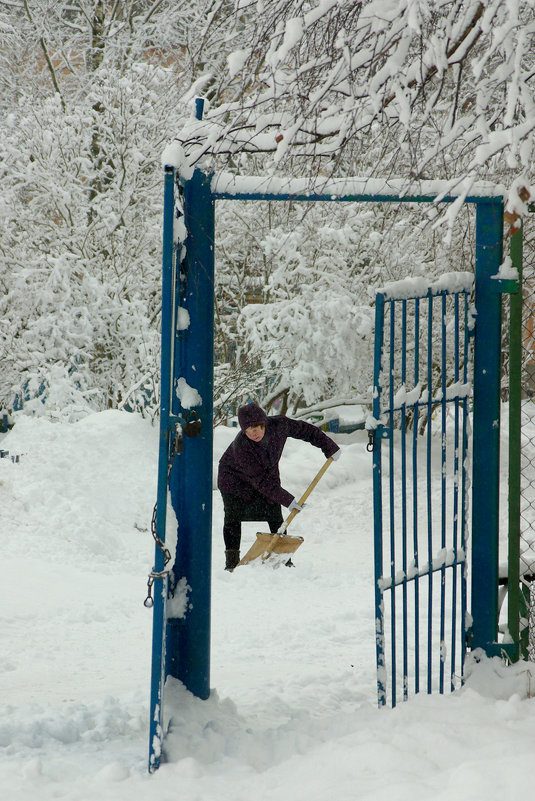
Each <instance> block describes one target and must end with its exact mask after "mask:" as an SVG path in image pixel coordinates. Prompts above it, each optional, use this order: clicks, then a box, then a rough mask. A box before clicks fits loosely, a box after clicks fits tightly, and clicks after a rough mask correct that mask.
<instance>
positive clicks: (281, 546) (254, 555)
mask: <svg viewBox="0 0 535 801" xmlns="http://www.w3.org/2000/svg"><path fill="white" fill-rule="evenodd" d="M303 541H304V540H303V537H290V536H289V535H288V534H262V533H258V534H257V535H256V542H254V543H253V544H252V545H251V547H250V548H249V550H248V551H247V553H246V554H245V556H244V557H243V559H242V560H241V562H239V563H238V567H239V566H240V565H248V564H249V563H250V562H254V561H255V559H259V560H260V561H261V562H268V563H269V564H271V565H272V566H273V567H278V566H279V564H280V559H276V558H275V557H276V556H277V555H279V554H286V555H288V556H289V555H290V554H292V553H295V552H296V551H297V549H298V548H299V546H300V545H302V544H303Z"/></svg>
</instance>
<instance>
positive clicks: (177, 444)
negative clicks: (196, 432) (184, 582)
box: [143, 425, 183, 609]
mask: <svg viewBox="0 0 535 801" xmlns="http://www.w3.org/2000/svg"><path fill="white" fill-rule="evenodd" d="M182 444H183V443H182V426H180V425H176V426H175V435H174V437H173V441H172V445H171V453H170V454H169V457H170V458H169V463H168V466H167V484H166V486H169V476H170V475H171V470H172V469H173V465H174V463H175V458H176V456H177V455H178V454H179V453H182ZM157 512H158V504H157V503H155V504H154V509H153V510H152V520H151V524H150V532H151V534H152V537H153V539H154V542H155V543H156V545H157V547H158V548H159V549H160V551H161V552H162V553H163V559H164V562H163V567H164V569H163V570H156V567H153V568H152V570H151V571H150V573H149V578H148V581H147V597H146V598H145V600H144V601H143V606H145V607H146V608H147V609H151V607H153V606H154V598H153V597H152V587H153V585H154V581H155V579H160V578H165V576H168V575H169V570H166V569H165V568H166V565H167V564H168V563H169V562H170V561H171V551H170V550H169V548H166V547H165V542H164V541H163V540H162V539H161V538H160V537H159V536H158V530H157V527H156V516H157Z"/></svg>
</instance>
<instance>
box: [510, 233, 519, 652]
mask: <svg viewBox="0 0 535 801" xmlns="http://www.w3.org/2000/svg"><path fill="white" fill-rule="evenodd" d="M510 254H511V260H512V263H513V267H516V269H517V271H518V292H517V293H516V294H513V295H511V304H510V322H509V548H508V556H507V561H508V568H507V576H508V596H509V597H508V620H507V624H508V628H509V635H510V637H511V639H512V640H513V642H514V643H518V642H519V641H520V625H519V622H520V607H521V597H520V594H521V589H520V474H521V467H520V456H521V419H520V417H521V411H522V407H521V404H522V229H520V230H519V231H518V232H517V233H515V234H514V235H513V236H512V237H511V249H510Z"/></svg>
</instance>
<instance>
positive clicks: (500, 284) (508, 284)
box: [489, 278, 520, 295]
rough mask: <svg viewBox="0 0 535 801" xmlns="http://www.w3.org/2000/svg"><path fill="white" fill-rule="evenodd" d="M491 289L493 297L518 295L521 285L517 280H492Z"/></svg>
mask: <svg viewBox="0 0 535 801" xmlns="http://www.w3.org/2000/svg"><path fill="white" fill-rule="evenodd" d="M489 288H490V291H491V292H492V294H493V295H516V294H517V293H518V291H519V288H520V283H519V281H517V280H516V278H491V280H490V283H489Z"/></svg>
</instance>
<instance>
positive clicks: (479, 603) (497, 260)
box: [470, 199, 503, 655]
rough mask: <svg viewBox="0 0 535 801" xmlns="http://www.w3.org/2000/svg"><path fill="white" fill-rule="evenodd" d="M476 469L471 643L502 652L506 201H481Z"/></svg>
mask: <svg viewBox="0 0 535 801" xmlns="http://www.w3.org/2000/svg"><path fill="white" fill-rule="evenodd" d="M476 208H477V217H476V275H475V306H476V312H477V314H476V325H475V335H474V337H475V338H474V414H473V426H474V433H473V472H472V484H473V486H472V504H473V508H472V617H473V624H472V633H471V641H470V646H471V647H472V648H483V649H484V650H485V651H486V652H487V653H488V654H489V655H492V654H493V653H498V652H499V648H498V646H497V645H496V639H497V633H498V535H499V520H498V511H499V469H500V378H501V363H500V357H501V341H500V340H501V296H500V286H499V282H497V281H493V279H492V276H493V275H496V274H497V273H498V270H499V267H500V264H501V261H502V236H503V204H502V201H501V199H496V200H495V201H489V200H486V201H485V202H480V203H478V204H477V207H476Z"/></svg>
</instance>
